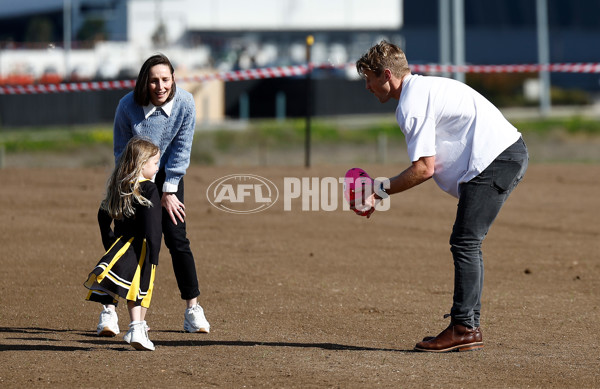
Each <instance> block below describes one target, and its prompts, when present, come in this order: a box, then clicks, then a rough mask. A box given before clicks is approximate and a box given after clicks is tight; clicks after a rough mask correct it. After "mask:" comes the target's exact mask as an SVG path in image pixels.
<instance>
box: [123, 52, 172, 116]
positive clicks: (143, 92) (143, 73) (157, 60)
mask: <svg viewBox="0 0 600 389" xmlns="http://www.w3.org/2000/svg"><path fill="white" fill-rule="evenodd" d="M156 65H167V66H168V67H169V70H170V71H171V77H172V76H173V75H174V74H175V69H173V65H172V64H171V61H169V58H167V56H166V55H164V54H160V53H159V54H155V55H153V56H152V57H150V58H148V59H147V60H146V62H144V64H143V65H142V68H141V69H140V73H139V74H138V77H137V81H136V83H135V88H134V89H133V101H135V102H136V104H138V105H141V106H143V107H144V106H146V105H148V104H150V93H149V92H148V83H149V79H150V69H151V68H152V67H153V66H156ZM176 89H177V88H176V86H175V80H173V86H172V87H171V93H170V94H169V98H168V99H167V102H168V101H171V100H172V99H173V97H174V96H175V91H176Z"/></svg>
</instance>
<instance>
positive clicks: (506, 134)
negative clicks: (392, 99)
mask: <svg viewBox="0 0 600 389" xmlns="http://www.w3.org/2000/svg"><path fill="white" fill-rule="evenodd" d="M396 120H397V121H398V125H399V126H400V129H401V130H402V132H403V133H404V135H405V138H406V144H407V146H408V155H409V157H410V159H411V161H413V162H414V161H417V160H418V159H419V158H421V157H431V156H435V171H434V174H433V179H434V180H435V182H436V183H437V184H438V186H439V187H440V188H441V189H442V190H443V191H445V192H447V193H449V194H451V195H452V196H454V197H459V194H460V193H459V185H460V184H461V183H463V182H468V181H470V180H471V179H472V178H474V177H475V176H477V175H478V174H479V173H481V172H482V171H483V170H485V168H487V167H488V166H489V165H490V164H491V163H492V162H493V161H494V159H496V157H497V156H498V155H500V154H501V153H502V152H503V151H504V150H505V149H506V148H507V147H509V146H510V145H512V144H513V143H515V142H516V141H517V140H518V139H519V137H520V136H521V134H520V133H519V131H518V130H517V129H516V128H515V127H514V126H513V125H512V124H510V123H509V122H508V120H506V118H504V116H503V115H502V113H501V112H500V111H499V110H498V108H496V107H495V106H494V105H493V104H492V103H490V102H489V101H488V100H487V99H486V98H484V97H483V96H482V95H480V94H479V93H478V92H476V91H475V90H474V89H472V88H471V87H469V86H468V85H466V84H463V83H461V82H459V81H456V80H453V79H450V78H443V77H431V76H421V75H414V74H409V75H407V76H406V77H405V78H404V80H403V83H402V92H401V94H400V99H399V101H398V107H397V108H396Z"/></svg>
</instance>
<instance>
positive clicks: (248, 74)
mask: <svg viewBox="0 0 600 389" xmlns="http://www.w3.org/2000/svg"><path fill="white" fill-rule="evenodd" d="M354 66H355V65H354V63H347V64H342V65H332V64H322V65H314V64H311V65H310V68H311V69H312V68H316V69H344V68H349V67H354ZM308 69H309V65H297V66H280V67H273V68H261V69H249V70H238V71H232V72H220V73H213V74H207V75H203V76H193V77H184V78H178V79H177V80H178V81H181V82H206V81H213V80H221V81H226V82H229V81H241V80H258V79H266V78H281V77H293V76H302V75H305V74H306V73H307V72H308ZM411 70H412V71H413V72H415V73H454V72H459V73H534V72H540V71H548V72H557V73H600V63H558V64H546V65H538V64H529V65H464V66H455V65H437V64H431V65H419V64H418V65H411ZM134 86H135V80H124V81H97V82H78V83H62V84H32V85H12V86H0V95H20V94H39V93H64V92H86V91H97V90H117V89H132V88H133V87H134Z"/></svg>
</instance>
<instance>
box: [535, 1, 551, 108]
mask: <svg viewBox="0 0 600 389" xmlns="http://www.w3.org/2000/svg"><path fill="white" fill-rule="evenodd" d="M536 15H537V38H538V39H537V41H538V64H539V65H541V66H542V69H540V72H539V80H540V113H541V114H542V116H547V115H548V114H549V113H550V109H551V101H550V71H549V69H547V66H548V65H549V64H550V38H549V34H548V3H547V0H536Z"/></svg>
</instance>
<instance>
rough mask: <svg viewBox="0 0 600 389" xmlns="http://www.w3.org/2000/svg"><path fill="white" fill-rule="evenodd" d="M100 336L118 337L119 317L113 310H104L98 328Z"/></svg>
mask: <svg viewBox="0 0 600 389" xmlns="http://www.w3.org/2000/svg"><path fill="white" fill-rule="evenodd" d="M96 332H97V333H98V336H116V335H117V334H118V333H119V332H121V331H119V317H118V316H117V312H115V311H113V310H112V309H107V308H104V309H103V310H102V312H100V320H99V321H98V326H97V327H96Z"/></svg>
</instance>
